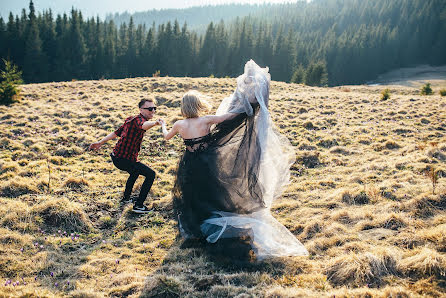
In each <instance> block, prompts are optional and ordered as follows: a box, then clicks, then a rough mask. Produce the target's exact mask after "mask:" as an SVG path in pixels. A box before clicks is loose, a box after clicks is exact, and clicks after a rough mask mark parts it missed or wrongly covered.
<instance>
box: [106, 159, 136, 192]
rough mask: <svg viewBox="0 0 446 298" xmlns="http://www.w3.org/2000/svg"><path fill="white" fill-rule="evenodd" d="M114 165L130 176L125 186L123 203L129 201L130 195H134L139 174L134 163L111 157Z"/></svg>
mask: <svg viewBox="0 0 446 298" xmlns="http://www.w3.org/2000/svg"><path fill="white" fill-rule="evenodd" d="M111 158H112V161H113V164H114V165H115V166H116V167H117V168H118V169H120V170H122V171H126V172H127V173H129V174H130V176H129V178H128V179H127V182H126V184H125V190H124V197H123V198H122V201H129V200H130V195H131V194H132V189H133V186H134V185H135V182H136V179H138V176H139V173H138V171H137V170H136V169H135V164H136V163H135V162H132V161H130V160H128V159H125V158H119V157H115V156H113V155H111Z"/></svg>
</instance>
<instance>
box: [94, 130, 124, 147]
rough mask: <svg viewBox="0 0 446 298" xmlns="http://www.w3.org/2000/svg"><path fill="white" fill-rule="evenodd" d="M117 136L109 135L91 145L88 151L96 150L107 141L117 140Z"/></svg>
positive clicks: (113, 133) (114, 134)
mask: <svg viewBox="0 0 446 298" xmlns="http://www.w3.org/2000/svg"><path fill="white" fill-rule="evenodd" d="M117 137H118V135H117V134H116V133H115V132H112V133H110V134H109V135H107V136H105V137H104V138H103V139H102V140H100V141H99V142H96V143H93V144H91V145H90V147H88V149H89V150H98V149H99V148H100V147H101V146H102V145H104V143H106V142H108V141H109V140H113V139H115V138H117Z"/></svg>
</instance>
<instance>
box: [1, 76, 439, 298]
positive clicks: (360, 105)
mask: <svg viewBox="0 0 446 298" xmlns="http://www.w3.org/2000/svg"><path fill="white" fill-rule="evenodd" d="M437 83H438V84H436V85H434V92H435V95H431V96H422V95H420V94H419V88H411V87H400V86H378V87H376V86H374V87H370V86H345V87H344V86H341V87H334V88H316V87H307V86H303V85H298V84H286V83H280V82H273V83H272V88H271V101H270V110H271V115H272V117H273V120H274V122H275V124H276V126H277V127H278V129H279V131H280V132H281V133H283V134H284V135H286V136H287V137H288V139H289V140H290V141H291V143H292V144H293V146H294V147H295V150H296V160H297V161H296V163H295V164H294V165H293V167H292V183H291V184H290V185H289V186H288V188H287V190H286V192H285V193H284V195H283V197H282V198H280V199H278V200H277V201H276V202H275V204H274V205H273V207H272V212H273V214H274V216H275V217H276V218H277V219H278V220H279V221H281V222H282V223H283V224H284V225H285V226H286V227H287V228H288V229H289V230H290V231H291V232H292V233H294V234H295V235H296V237H297V238H298V239H299V240H301V241H302V242H303V243H304V244H305V246H306V247H307V248H308V250H309V252H310V256H309V257H296V258H283V259H274V260H268V261H265V262H261V263H258V262H255V260H254V259H253V256H252V255H249V252H248V250H247V245H246V243H235V244H234V243H221V244H218V245H205V244H203V243H201V242H196V243H194V242H192V243H182V242H181V241H180V239H178V237H177V231H176V225H175V220H174V218H173V212H172V204H171V203H172V202H171V193H170V192H171V189H172V186H173V179H174V175H175V169H176V164H177V161H178V158H179V156H181V154H182V151H183V149H184V148H183V145H182V142H181V140H180V139H179V138H175V139H174V140H173V141H170V142H165V141H163V140H162V138H161V132H160V131H159V130H156V129H152V130H150V131H149V132H148V133H147V135H146V137H145V141H144V142H143V146H142V150H141V154H140V158H141V160H142V161H143V162H146V163H148V164H150V166H151V167H152V168H153V169H155V171H156V172H157V178H156V181H155V184H154V187H153V188H152V191H151V193H150V196H149V198H148V203H149V204H150V205H151V206H152V207H153V208H154V209H153V212H152V213H150V214H147V215H144V216H137V215H134V214H132V212H131V210H130V206H119V203H118V201H119V199H120V196H121V194H122V190H123V187H124V184H125V181H126V178H127V176H126V174H125V173H123V172H120V171H119V170H117V169H115V168H114V167H113V165H112V164H111V162H110V158H109V156H108V154H109V153H110V151H111V148H112V146H113V143H112V142H110V143H109V144H107V145H106V146H104V148H102V149H101V150H100V151H99V152H87V151H86V150H85V149H86V148H87V147H88V145H89V144H90V143H91V142H93V141H96V140H97V139H99V138H101V137H103V136H105V135H107V134H108V133H110V132H111V131H113V130H114V129H115V128H116V127H117V126H119V125H120V124H121V123H122V120H123V119H124V118H125V117H126V116H129V115H132V114H134V113H137V109H136V105H137V102H138V101H139V100H140V99H141V98H144V97H152V98H155V99H156V100H157V101H158V107H159V109H158V111H157V114H158V116H160V117H163V118H165V119H166V120H167V123H168V124H170V125H171V124H172V123H173V122H174V121H175V120H176V119H180V118H181V115H180V111H179V108H178V107H179V102H180V98H181V96H182V94H183V93H184V92H185V91H187V90H189V89H198V90H199V91H200V92H202V93H203V94H205V95H206V96H207V97H208V99H209V101H210V102H211V103H212V105H213V107H214V110H215V109H216V108H217V106H218V104H219V102H220V101H221V100H222V99H223V98H224V97H226V96H229V95H230V94H231V92H232V91H233V90H234V88H235V79H215V78H163V77H161V78H160V77H158V78H134V79H125V80H101V81H77V82H62V83H45V84H31V85H24V86H23V87H22V90H23V92H22V94H23V99H22V100H21V101H20V102H19V103H16V104H14V105H11V106H8V107H5V106H0V255H1V258H0V276H1V279H2V284H0V293H1V294H2V295H3V296H21V295H22V296H26V295H28V296H30V297H32V296H33V295H34V296H68V297H103V296H116V297H120V296H134V297H137V296H142V297H154V296H170V297H177V296H191V297H205V296H219V297H225V296H237V295H241V296H244V297H249V296H266V297H330V296H333V295H335V296H337V297H417V296H420V297H421V296H434V297H440V296H444V295H446V276H445V274H446V272H445V267H446V257H445V252H446V226H445V225H446V213H445V208H446V180H445V177H446V137H445V131H446V124H445V123H446V112H445V111H446V98H445V97H441V96H440V95H438V90H439V89H441V88H444V84H445V82H444V81H443V82H437ZM385 88H389V89H390V92H391V94H392V96H391V99H389V100H387V101H381V99H380V97H381V91H382V90H384V89H385ZM436 88H437V89H438V90H437V89H436ZM432 169H434V171H435V173H437V174H438V177H439V179H438V181H437V184H436V185H435V193H433V186H434V185H433V181H432V179H430V178H429V176H427V175H426V173H428V172H429V171H430V172H432ZM141 183H142V179H141V178H140V180H138V182H137V187H139V186H140V185H141ZM135 192H137V190H135ZM231 245H235V246H234V247H235V248H240V255H236V256H228V255H227V254H225V248H226V247H227V246H231ZM237 245H238V246H237ZM249 258H251V261H248V259H249ZM3 281H4V283H3Z"/></svg>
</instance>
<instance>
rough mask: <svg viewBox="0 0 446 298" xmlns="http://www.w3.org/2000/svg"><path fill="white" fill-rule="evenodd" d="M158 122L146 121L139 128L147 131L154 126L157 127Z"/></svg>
mask: <svg viewBox="0 0 446 298" xmlns="http://www.w3.org/2000/svg"><path fill="white" fill-rule="evenodd" d="M159 124H160V123H159V121H146V122H144V123H143V124H142V125H141V128H142V129H144V130H148V129H151V128H152V127H154V126H155V125H159Z"/></svg>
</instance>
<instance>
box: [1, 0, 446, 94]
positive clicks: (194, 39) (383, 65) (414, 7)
mask: <svg viewBox="0 0 446 298" xmlns="http://www.w3.org/2000/svg"><path fill="white" fill-rule="evenodd" d="M223 7H224V8H225V9H226V11H227V12H230V11H231V10H230V9H229V8H231V7H233V11H234V16H235V17H234V18H232V19H226V21H225V20H223V19H224V18H223V17H221V18H220V19H219V20H214V21H210V22H209V23H208V24H206V25H204V28H203V30H199V29H194V30H192V29H190V28H189V26H188V23H187V19H193V18H194V16H193V14H190V15H188V17H187V18H185V19H186V21H184V22H183V21H181V23H180V22H179V21H178V19H181V18H180V17H178V18H177V19H174V15H173V14H172V18H173V19H172V20H167V19H165V20H166V21H163V22H159V23H156V22H154V21H153V20H150V19H148V21H147V22H143V21H142V20H141V17H139V18H138V22H137V23H136V22H135V21H134V19H133V16H132V15H129V18H128V22H126V21H122V20H119V21H118V20H114V19H113V18H112V17H108V18H106V19H105V20H101V19H100V18H99V17H96V18H93V17H92V18H84V17H83V15H82V12H81V11H79V10H76V9H74V8H73V9H72V10H71V12H69V13H64V14H63V15H57V16H55V15H53V13H52V11H51V10H49V11H47V10H45V11H43V12H36V11H35V8H34V4H33V2H32V1H30V5H29V7H28V9H23V10H22V13H21V15H15V16H14V15H13V14H12V13H10V14H9V17H8V19H7V20H4V19H3V18H0V58H5V59H7V60H10V61H12V62H13V63H14V64H16V65H17V66H18V67H19V69H20V70H21V71H22V72H23V79H24V81H25V82H26V83H32V82H48V81H67V80H73V79H76V80H84V79H102V78H104V79H108V78H127V77H140V76H157V75H161V76H179V77H183V76H189V77H198V76H215V77H226V76H229V77H234V76H237V75H239V74H240V73H242V72H243V66H244V63H245V62H246V61H247V60H249V59H251V58H252V59H254V60H255V61H256V62H257V63H258V64H259V65H261V66H269V68H270V72H271V76H272V79H273V80H277V81H285V82H290V81H292V82H296V83H305V84H307V85H330V86H333V85H344V84H362V83H365V82H367V81H370V80H373V79H375V78H376V77H377V76H378V75H379V74H381V73H384V72H387V71H390V70H393V69H396V68H401V67H409V66H415V65H420V64H429V65H445V64H446V54H445V53H446V1H444V0H392V1H390V0H313V1H311V2H308V3H307V2H306V1H302V2H297V3H289V4H274V5H271V4H264V5H263V6H262V5H255V6H253V10H252V12H250V13H248V14H247V13H246V12H247V7H246V5H245V6H242V7H243V10H242V12H243V13H244V14H245V15H244V16H237V12H236V11H237V8H240V5H232V6H231V5H225V6H223ZM206 9H208V10H212V9H214V10H215V11H218V9H221V7H220V8H219V6H214V7H206ZM178 11H181V10H178ZM197 11H200V10H197ZM208 15H212V13H211V12H209V13H208ZM215 15H218V14H217V13H215ZM218 16H221V15H218ZM181 20H182V19H181Z"/></svg>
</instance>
